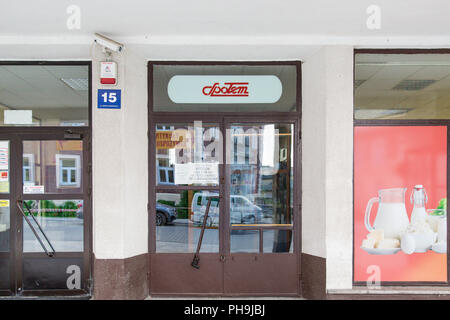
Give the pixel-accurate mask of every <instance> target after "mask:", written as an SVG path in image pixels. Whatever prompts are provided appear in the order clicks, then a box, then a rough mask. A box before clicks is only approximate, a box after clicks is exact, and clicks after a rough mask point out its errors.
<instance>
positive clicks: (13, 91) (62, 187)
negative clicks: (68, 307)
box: [0, 61, 92, 298]
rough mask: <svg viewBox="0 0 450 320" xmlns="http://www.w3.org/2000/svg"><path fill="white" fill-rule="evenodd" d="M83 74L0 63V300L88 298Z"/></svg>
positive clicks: (85, 67)
mask: <svg viewBox="0 0 450 320" xmlns="http://www.w3.org/2000/svg"><path fill="white" fill-rule="evenodd" d="M90 74H91V71H90V63H89V62H62V61H59V62H43V61H36V62H12V61H11V62H2V63H0V83H1V85H0V88H1V94H0V296H9V297H19V298H20V297H25V296H27V297H29V296H77V297H89V296H90V294H91V266H90V264H91V262H90V261H91V260H90V252H92V248H91V230H90V228H91V223H90V221H91V206H92V203H91V169H90V168H91V165H90V164H91V135H90V132H91V127H90V123H89V121H90V113H91V103H90V96H91V94H90V92H91V89H90Z"/></svg>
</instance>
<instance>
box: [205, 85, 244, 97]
mask: <svg viewBox="0 0 450 320" xmlns="http://www.w3.org/2000/svg"><path fill="white" fill-rule="evenodd" d="M202 92H203V94H204V95H205V96H210V97H248V95H249V92H248V82H224V84H223V85H222V86H221V85H220V83H219V82H216V83H214V84H213V85H212V86H205V87H203V90H202Z"/></svg>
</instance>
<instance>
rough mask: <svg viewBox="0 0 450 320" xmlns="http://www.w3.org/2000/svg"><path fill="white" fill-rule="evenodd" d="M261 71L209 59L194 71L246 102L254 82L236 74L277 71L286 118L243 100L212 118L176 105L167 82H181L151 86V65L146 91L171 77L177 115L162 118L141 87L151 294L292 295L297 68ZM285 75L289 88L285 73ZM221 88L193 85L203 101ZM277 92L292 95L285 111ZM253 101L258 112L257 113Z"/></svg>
mask: <svg viewBox="0 0 450 320" xmlns="http://www.w3.org/2000/svg"><path fill="white" fill-rule="evenodd" d="M155 64H156V63H155ZM167 64H169V63H167ZM230 64H231V63H230ZM266 65H267V64H263V63H261V64H260V65H259V64H255V65H252V66H251V67H250V70H245V68H246V67H247V64H244V63H242V65H239V64H237V65H236V64H231V66H228V65H227V64H226V63H222V64H220V63H218V64H216V63H211V65H207V66H206V67H203V68H201V76H202V77H203V75H206V77H210V73H211V74H220V75H221V76H219V77H224V76H222V75H223V74H225V75H226V76H225V77H226V78H227V79H226V80H227V81H229V82H226V83H225V84H228V87H227V88H225V89H223V88H222V89H219V90H222V91H221V93H220V96H219V97H224V96H226V95H227V94H228V93H230V92H233V91H234V92H236V91H239V90H240V92H241V93H243V94H242V95H241V96H242V97H245V96H246V95H245V93H246V90H249V92H252V91H250V90H253V91H257V88H256V87H257V86H256V85H255V87H252V86H251V85H249V86H248V87H246V84H248V83H251V82H248V83H247V82H245V81H243V80H241V79H242V78H240V76H239V75H242V74H244V75H245V76H247V75H248V74H250V75H251V76H253V77H256V75H257V74H261V73H262V72H263V73H262V74H263V75H264V76H263V77H268V76H272V75H276V76H277V77H278V78H279V79H281V81H280V82H281V83H282V84H283V88H284V90H286V91H283V93H282V94H280V95H281V98H279V100H275V102H273V103H280V102H279V101H280V100H281V101H282V102H281V103H283V102H284V104H283V105H284V106H286V105H289V108H290V109H289V111H293V112H289V111H288V112H272V111H270V110H269V111H267V110H268V109H270V108H274V106H273V105H268V104H263V103H261V104H258V103H254V104H252V106H251V108H254V109H253V111H252V112H246V108H248V107H249V106H248V105H244V104H241V105H240V107H241V109H240V111H239V110H236V112H233V114H230V113H229V112H228V113H227V112H222V111H223V110H224V109H226V107H230V108H236V106H233V105H232V100H230V102H228V101H226V105H221V106H220V107H221V108H220V110H221V112H211V111H212V110H214V107H211V106H209V111H206V110H202V109H203V108H205V105H204V104H203V105H201V104H198V105H195V104H194V103H193V101H192V102H191V101H189V102H190V103H186V104H184V103H183V99H184V98H183V93H182V94H181V95H179V96H178V97H176V95H177V91H176V86H177V85H181V89H182V88H183V85H184V83H183V81H184V80H186V78H179V79H177V78H176V76H175V75H173V76H172V77H167V75H166V76H165V80H163V81H160V80H159V79H158V78H157V75H158V70H156V69H157V68H158V66H156V65H153V64H152V63H151V64H150V68H149V69H150V70H149V72H150V73H151V74H152V76H153V81H154V82H153V86H152V87H153V90H155V87H156V88H158V87H159V88H160V89H162V88H163V87H162V86H163V84H162V83H164V81H166V83H167V82H172V81H174V83H171V85H170V89H169V90H168V91H166V92H168V94H169V96H170V100H169V101H172V102H173V101H179V104H177V105H174V108H175V109H178V110H180V109H181V110H182V111H183V112H171V110H169V108H170V104H167V103H165V104H161V105H160V102H161V101H162V100H163V99H161V97H158V92H152V91H150V94H151V95H150V101H152V103H150V108H151V109H152V110H150V112H149V114H150V115H149V224H150V226H149V231H150V232H149V235H150V236H149V251H150V294H153V295H158V294H159V295H164V294H168V295H174V294H175V295H176V294H182V295H183V294H184V295H266V296H267V295H286V296H287V295H299V294H300V292H301V288H300V252H301V243H300V239H301V237H300V223H299V222H300V204H301V199H300V198H301V191H300V189H299V188H300V181H301V177H300V150H301V143H300V139H299V138H300V113H299V112H298V111H299V110H300V105H299V100H300V98H299V95H298V90H296V88H297V86H296V83H297V84H299V83H300V81H299V80H300V79H299V78H297V76H298V73H297V72H299V68H300V65H299V64H297V63H291V64H289V63H288V64H287V65H288V66H289V67H293V70H283V67H286V65H283V63H280V64H279V65H277V64H274V65H270V64H269V68H270V67H272V68H273V67H275V68H278V69H276V70H273V69H268V70H264V67H265V66H266ZM236 66H237V68H238V69H239V71H237V69H236ZM260 66H264V67H263V68H262V69H258V67H260ZM162 67H163V68H164V67H166V65H164V64H162ZM170 67H173V66H170ZM177 67H178V66H177ZM189 67H190V68H187V69H183V73H182V74H183V75H184V76H186V77H192V79H189V80H192V81H196V79H194V76H193V75H195V76H199V74H198V73H195V70H194V69H193V68H194V66H189ZM209 68H211V70H208V69H209ZM214 68H216V69H214ZM175 69H176V68H175ZM154 70H156V72H153V71H154ZM166 71H167V70H166ZM171 71H172V72H175V73H176V71H174V69H171ZM271 71H272V72H271ZM289 71H290V72H293V74H294V83H290V82H289V81H288V78H289V77H286V73H289ZM237 72H240V73H238V75H237V76H236V73H237ZM283 72H284V73H283ZM231 75H234V77H236V80H234V81H233V82H231V81H230V79H229V78H230V77H231ZM245 76H244V78H245ZM283 76H284V77H283ZM174 78H175V80H173V79H174ZM248 78H249V79H250V81H252V80H258V81H259V80H260V79H256V78H250V77H248ZM170 79H172V80H170ZM169 80H170V81H169ZM207 80H209V78H208V79H207ZM176 81H178V83H176ZM192 81H189V85H192V83H193V82H192ZM186 83H187V82H186ZM220 85H221V81H220V79H219V80H215V79H213V81H212V83H211V85H210V86H208V85H202V88H203V94H204V95H207V94H209V95H210V96H211V94H212V93H211V92H218V91H217V90H216V91H215V89H214V88H217V87H220ZM233 85H235V86H239V85H241V86H242V87H241V88H238V89H233ZM230 88H231V89H230ZM255 88H256V89H255ZM270 88H271V87H270ZM270 88H269V90H270ZM194 89H195V88H194ZM174 90H175V91H174ZM262 91H264V90H262ZM266 92H267V91H266ZM152 95H153V96H152ZM286 95H287V96H289V95H293V97H294V98H293V102H292V104H293V106H292V105H291V104H289V103H288V102H287V101H288V99H287V97H286ZM234 98H236V97H235V96H227V98H226V99H234ZM188 99H192V96H190V97H188ZM193 99H195V97H194V98H193ZM252 99H256V100H257V99H258V97H255V96H253V97H252ZM242 101H245V100H242ZM244 103H245V102H244ZM258 105H259V106H260V107H261V108H262V109H265V110H266V112H257V110H258ZM158 108H166V109H165V110H158ZM281 108H282V107H280V109H281ZM155 110H157V111H165V112H154V111H155ZM187 110H189V111H191V112H184V111H187ZM218 110H219V109H218ZM167 111H169V112H167ZM200 111H201V112H200ZM199 243H200V245H199ZM198 250H199V252H200V253H199V255H197V254H196V252H197V251H198Z"/></svg>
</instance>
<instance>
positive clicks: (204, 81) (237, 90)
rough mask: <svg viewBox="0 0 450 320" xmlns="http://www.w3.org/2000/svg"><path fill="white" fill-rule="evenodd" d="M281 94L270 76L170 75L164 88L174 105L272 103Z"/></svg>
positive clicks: (279, 84)
mask: <svg viewBox="0 0 450 320" xmlns="http://www.w3.org/2000/svg"><path fill="white" fill-rule="evenodd" d="M282 91H283V90H282V85H281V81H280V79H278V77H276V76H274V75H255V76H241V75H237V76H234V75H229V76H220V75H218V76H214V75H207V76H203V75H180V76H173V77H172V78H171V79H170V81H169V84H168V86H167V92H168V95H169V98H170V100H172V101H173V102H175V103H205V104H216V103H228V104H230V103H275V102H277V101H278V100H279V99H280V97H281V94H282Z"/></svg>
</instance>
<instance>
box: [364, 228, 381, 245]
mask: <svg viewBox="0 0 450 320" xmlns="http://www.w3.org/2000/svg"><path fill="white" fill-rule="evenodd" d="M367 239H373V240H375V243H378V242H380V241H381V240H383V239H384V230H383V229H377V230H373V231H371V232H370V233H369V234H368V235H367Z"/></svg>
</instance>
